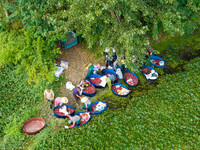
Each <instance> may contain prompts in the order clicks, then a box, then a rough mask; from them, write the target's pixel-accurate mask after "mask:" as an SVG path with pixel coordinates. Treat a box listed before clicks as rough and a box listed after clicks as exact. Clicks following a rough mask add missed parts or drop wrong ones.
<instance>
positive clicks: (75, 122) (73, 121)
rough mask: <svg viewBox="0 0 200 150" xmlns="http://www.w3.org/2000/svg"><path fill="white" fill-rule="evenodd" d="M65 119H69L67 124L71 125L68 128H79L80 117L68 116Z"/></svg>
mask: <svg viewBox="0 0 200 150" xmlns="http://www.w3.org/2000/svg"><path fill="white" fill-rule="evenodd" d="M66 117H69V119H70V120H69V121H68V123H69V124H71V126H70V127H69V128H73V127H74V126H75V125H77V126H79V125H80V122H81V117H80V116H79V115H75V116H73V117H72V116H70V115H66Z"/></svg>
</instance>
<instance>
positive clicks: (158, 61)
mask: <svg viewBox="0 0 200 150" xmlns="http://www.w3.org/2000/svg"><path fill="white" fill-rule="evenodd" d="M152 62H153V63H154V64H155V65H160V62H161V60H159V59H156V60H153V61H152Z"/></svg>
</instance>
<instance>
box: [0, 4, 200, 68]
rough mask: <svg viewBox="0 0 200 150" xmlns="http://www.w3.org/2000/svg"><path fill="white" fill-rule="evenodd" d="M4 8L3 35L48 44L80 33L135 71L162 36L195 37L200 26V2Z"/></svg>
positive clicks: (0, 23) (93, 46)
mask: <svg viewBox="0 0 200 150" xmlns="http://www.w3.org/2000/svg"><path fill="white" fill-rule="evenodd" d="M0 5H1V6H2V8H3V9H2V10H1V12H0V19H1V20H0V29H1V30H7V29H8V28H9V29H10V30H18V29H20V28H25V29H26V30H29V31H31V32H33V35H34V37H35V38H37V37H41V38H43V40H44V41H46V42H47V41H57V40H60V39H66V37H65V34H66V33H67V32H69V31H75V32H76V35H77V36H79V35H81V36H82V37H83V38H85V40H86V41H87V45H88V47H89V48H91V49H96V50H98V51H99V52H103V51H104V49H105V47H115V48H116V50H117V53H118V56H119V58H123V57H124V56H126V58H127V66H128V67H129V68H130V69H132V70H134V71H136V70H137V68H138V66H139V65H138V64H137V63H134V62H133V61H132V59H133V55H136V56H137V58H138V59H139V61H140V62H141V63H143V62H144V61H145V60H144V55H145V53H146V51H145V49H146V45H147V43H153V42H155V41H156V40H158V38H159V35H160V34H161V33H162V34H165V35H168V36H170V37H171V36H174V35H183V34H190V33H192V31H194V30H195V29H197V28H198V25H199V23H200V17H199V10H200V2H199V1H198V0H145V1H142V0H133V1H127V0H112V1H111V0H110V1H98V0H87V1H79V0H73V1H72V0H60V1H56V0H47V1H44V0H42V1H41V0H30V1H25V0H7V1H5V2H3V3H1V4H0ZM35 29H36V30H35ZM53 45H54V44H53V42H52V47H53ZM155 52H156V51H155Z"/></svg>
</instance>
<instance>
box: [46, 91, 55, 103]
mask: <svg viewBox="0 0 200 150" xmlns="http://www.w3.org/2000/svg"><path fill="white" fill-rule="evenodd" d="M44 97H45V98H46V99H48V100H51V101H52V100H53V99H54V92H53V91H52V90H51V89H50V92H48V91H47V90H45V91H44Z"/></svg>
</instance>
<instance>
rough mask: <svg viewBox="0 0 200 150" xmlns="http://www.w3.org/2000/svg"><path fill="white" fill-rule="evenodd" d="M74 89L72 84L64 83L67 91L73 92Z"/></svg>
mask: <svg viewBox="0 0 200 150" xmlns="http://www.w3.org/2000/svg"><path fill="white" fill-rule="evenodd" d="M74 88H75V86H74V85H73V84H72V82H69V81H68V82H67V83H66V89H69V90H73V89H74Z"/></svg>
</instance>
